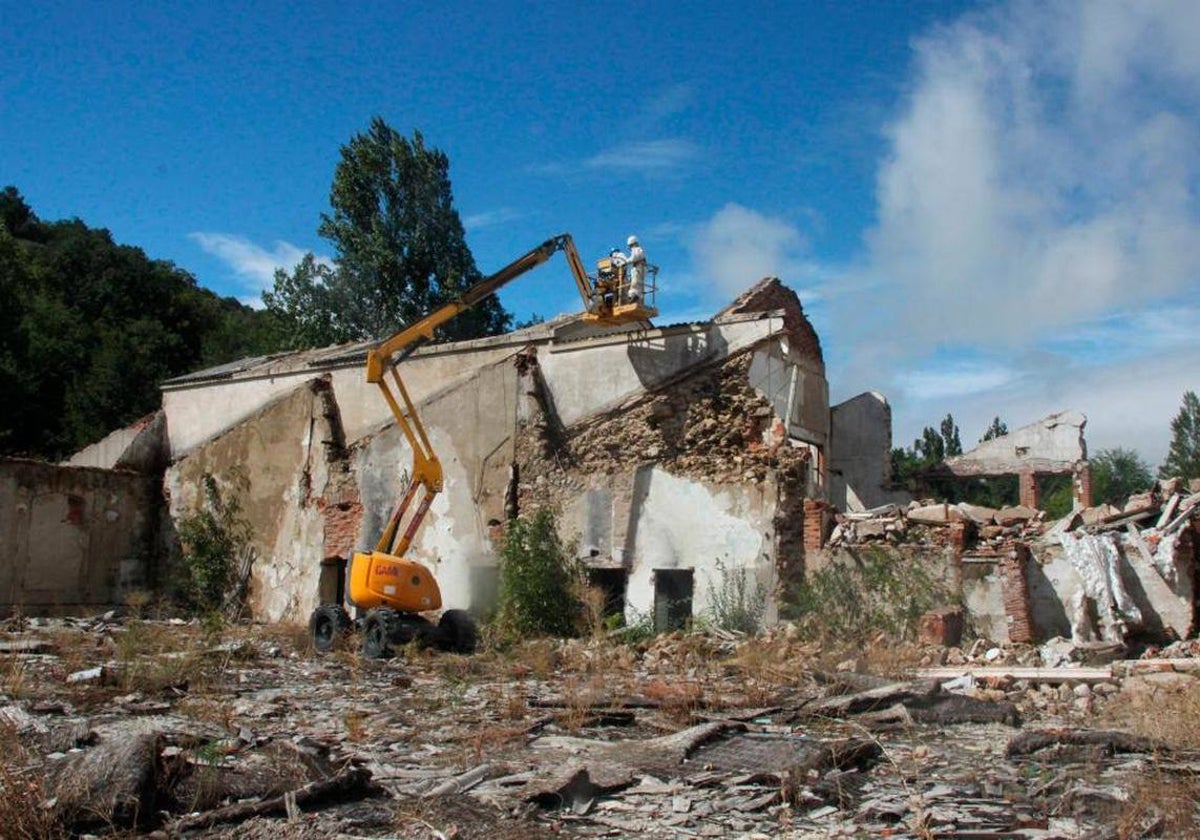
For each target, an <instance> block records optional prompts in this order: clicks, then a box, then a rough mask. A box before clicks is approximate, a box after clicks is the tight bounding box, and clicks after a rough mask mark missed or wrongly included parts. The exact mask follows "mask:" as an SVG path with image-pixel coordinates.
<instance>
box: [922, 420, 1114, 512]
mask: <svg viewBox="0 0 1200 840" xmlns="http://www.w3.org/2000/svg"><path fill="white" fill-rule="evenodd" d="M1086 425H1087V418H1086V417H1084V416H1083V415H1082V414H1080V413H1079V412H1078V411H1061V412H1059V413H1057V414H1052V415H1050V416H1049V417H1044V418H1042V419H1041V420H1039V421H1037V422H1036V423H1030V424H1029V425H1028V426H1022V427H1021V428H1019V429H1017V430H1016V431H1013V432H1010V433H1009V434H1007V435H1001V436H1000V437H997V438H993V439H992V440H985V441H984V442H982V443H980V444H979V445H978V446H976V447H975V448H973V449H971V450H970V451H968V452H964V453H963V454H962V455H957V456H955V457H953V458H947V459H946V460H945V461H944V462H943V463H942V465H941V469H942V470H943V471H945V472H948V473H949V474H951V475H955V476H959V477H971V476H1000V475H1016V476H1017V477H1018V480H1019V488H1020V499H1021V504H1022V505H1025V506H1026V507H1030V508H1034V509H1037V508H1038V507H1040V502H1041V499H1040V498H1039V492H1038V483H1037V477H1038V476H1039V475H1063V474H1066V475H1071V476H1072V495H1073V497H1074V499H1075V507H1076V509H1080V508H1086V507H1088V506H1090V505H1091V503H1092V490H1091V474H1090V471H1089V469H1088V464H1087V443H1086V441H1085V440H1084V436H1083V429H1084V427H1085V426H1086Z"/></svg>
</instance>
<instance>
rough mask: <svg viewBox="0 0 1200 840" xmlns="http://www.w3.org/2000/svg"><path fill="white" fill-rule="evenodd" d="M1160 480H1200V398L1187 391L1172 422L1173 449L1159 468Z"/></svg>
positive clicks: (1169, 450)
mask: <svg viewBox="0 0 1200 840" xmlns="http://www.w3.org/2000/svg"><path fill="white" fill-rule="evenodd" d="M1158 475H1159V477H1160V478H1172V477H1174V476H1177V475H1178V476H1182V477H1183V478H1200V398H1197V397H1196V392H1195V391H1186V392H1185V393H1184V395H1183V405H1181V406H1180V408H1179V413H1178V414H1176V415H1175V419H1173V420H1172V421H1171V447H1170V449H1168V450H1167V459H1166V460H1165V461H1163V463H1162V466H1161V467H1159V468H1158Z"/></svg>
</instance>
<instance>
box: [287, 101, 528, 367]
mask: <svg viewBox="0 0 1200 840" xmlns="http://www.w3.org/2000/svg"><path fill="white" fill-rule="evenodd" d="M449 173H450V161H449V159H448V158H447V157H446V155H445V153H443V152H441V151H439V150H438V149H435V148H432V147H428V146H426V145H425V140H424V138H423V137H422V136H421V133H420V132H414V133H413V136H412V138H411V139H409V138H406V137H404V136H402V135H401V134H400V133H399V132H397V131H396V130H395V129H394V128H392V127H391V126H389V125H388V124H387V123H386V122H384V121H383V120H382V119H381V118H379V117H375V118H374V119H373V120H371V125H370V128H369V129H368V130H367V131H366V132H365V133H363V134H357V135H355V136H354V137H353V138H351V140H350V142H349V143H347V144H346V145H345V146H343V147H342V149H341V160H340V161H339V162H338V164H337V167H336V168H335V169H334V174H333V185H332V187H331V189H330V194H329V203H330V208H331V209H330V212H329V213H326V214H323V215H322V217H321V225H320V228H319V233H320V234H321V236H323V237H324V238H326V239H327V240H329V242H330V243H331V244H332V245H333V246H334V248H335V249H336V252H337V254H336V257H335V264H336V268H335V269H334V270H332V271H331V270H329V269H327V268H325V267H321V266H319V264H314V263H313V262H312V261H311V260H306V263H302V264H301V265H300V266H297V268H296V270H295V271H294V272H293V273H291V274H288V273H287V272H281V273H280V274H277V275H276V282H275V289H274V291H273V293H271V294H270V295H269V296H264V300H266V302H267V307H268V309H270V310H271V311H272V312H274V313H275V314H277V315H278V316H279V317H280V320H281V323H283V324H284V325H285V329H286V330H287V333H288V337H289V340H290V341H292V342H293V343H294V344H297V345H299V344H304V343H307V344H323V343H331V342H338V341H347V340H353V339H369V338H383V337H385V336H387V335H389V334H391V333H393V332H395V331H396V330H397V329H399V328H400V327H402V326H403V325H406V324H412V323H414V322H415V321H417V320H419V319H420V318H423V317H424V316H425V315H428V314H429V313H430V312H432V311H433V310H434V309H436V308H437V307H438V306H441V305H442V304H444V303H446V302H448V301H449V300H451V299H452V298H453V297H454V296H455V295H457V294H458V293H460V292H463V291H465V290H466V289H467V288H469V287H470V286H472V285H474V284H475V283H476V282H478V281H479V280H480V279H481V275H480V273H479V270H478V269H477V268H476V267H475V260H474V257H472V256H471V251H470V249H469V248H468V247H467V243H466V235H465V233H464V231H463V226H462V221H461V220H460V219H459V216H458V211H457V210H455V209H454V198H453V194H452V191H451V187H450V174H449ZM510 322H511V318H510V316H509V315H508V313H506V312H505V311H504V309H503V308H502V307H501V306H500V303H499V301H498V300H496V299H495V298H490V299H488V300H485V301H482V302H481V303H479V304H478V305H477V306H475V307H474V308H473V309H472V310H470V311H468V312H465V313H463V314H462V315H460V316H459V317H458V318H455V319H454V320H452V321H450V322H448V323H447V324H446V325H445V326H444V327H443V328H442V336H441V337H443V338H447V339H451V340H455V339H465V338H475V337H479V336H483V335H494V334H496V333H499V332H503V331H504V330H505V329H506V328H507V327H508V325H509V324H510Z"/></svg>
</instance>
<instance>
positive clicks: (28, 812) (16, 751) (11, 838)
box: [0, 725, 66, 840]
mask: <svg viewBox="0 0 1200 840" xmlns="http://www.w3.org/2000/svg"><path fill="white" fill-rule="evenodd" d="M44 785H45V774H44V773H43V772H42V771H41V768H40V767H39V766H38V763H37V762H36V761H34V760H33V757H32V756H31V754H30V753H29V752H28V751H27V750H26V749H25V747H24V745H23V744H22V743H21V741H20V739H19V738H18V737H17V734H16V732H15V731H14V730H13V728H12V727H11V726H5V725H0V835H2V836H3V837H5V838H7V839H8V840H57V838H60V837H65V836H66V834H65V832H64V831H63V830H62V828H61V826H59V825H58V823H57V821H56V820H55V819H54V816H53V814H52V813H51V812H50V811H49V810H48V809H46V808H43V807H42V803H43V802H44V801H45V800H46V795H47V794H46V790H45V787H44Z"/></svg>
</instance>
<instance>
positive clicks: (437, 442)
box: [354, 359, 518, 609]
mask: <svg viewBox="0 0 1200 840" xmlns="http://www.w3.org/2000/svg"><path fill="white" fill-rule="evenodd" d="M517 386H518V375H517V371H516V369H515V368H514V366H513V363H512V361H511V360H508V359H506V360H503V361H502V362H500V363H496V364H493V365H491V366H490V367H487V368H485V369H483V370H481V371H478V372H477V373H476V374H475V375H474V376H473V377H471V378H470V379H468V380H466V381H463V382H460V383H458V384H456V385H454V386H452V387H450V388H448V389H446V390H445V391H443V392H441V393H439V394H437V395H435V396H433V397H432V398H430V399H429V400H427V401H426V403H425V404H424V405H422V406H421V407H420V411H421V418H422V421H423V423H424V424H425V428H426V431H427V432H428V433H429V437H430V442H431V443H432V445H433V448H434V451H435V452H437V454H438V457H439V459H440V460H441V463H442V471H443V474H444V477H445V489H444V490H443V492H442V493H441V494H439V495H438V496H437V497H436V498H435V499H434V501H433V504H432V506H431V507H430V509H429V513H428V515H427V516H426V518H425V522H424V524H423V525H422V527H421V529H420V530H419V531H418V532H417V535H416V537H415V539H414V541H413V545H412V549H411V551H410V552H409V553H410V554H411V555H412V556H413V557H415V558H417V559H419V560H421V561H422V562H423V563H426V564H428V565H429V566H430V568H431V569H432V570H433V572H434V575H435V577H436V579H437V580H438V583H439V585H440V586H441V589H442V599H443V605H444V606H445V607H446V608H448V609H449V608H476V609H481V608H484V607H487V606H490V605H489V604H487V603H486V601H487V595H488V592H487V591H477V589H478V588H479V587H478V585H477V578H478V573H477V571H476V570H478V569H480V568H486V567H493V566H495V562H496V561H495V557H494V553H493V550H492V547H491V545H490V543H489V542H488V538H487V521H488V520H489V519H492V518H495V519H503V518H504V510H503V505H504V486H505V483H506V482H507V475H508V467H509V464H510V463H511V462H512V459H513V448H512V447H513V444H512V435H513V429H514V427H515V422H516V407H517V403H518V394H517ZM354 449H355V451H354V460H355V472H356V474H357V475H358V477H359V484H360V488H361V494H362V503H363V509H364V515H363V519H362V527H361V529H360V532H359V540H358V541H359V545H360V547H367V546H371V545H374V543H375V540H376V539H377V538H378V535H379V534H380V533H381V532H382V530H383V527H384V526H385V525H386V524H387V518H388V516H389V515H390V514H391V511H392V508H393V507H394V506H395V504H396V502H397V501H398V500H399V499H400V497H401V496H402V495H403V493H404V489H405V487H406V486H407V475H408V471H409V469H410V468H411V465H412V451H411V449H410V448H409V446H408V442H407V440H405V438H404V435H403V434H402V433H401V431H400V430H399V429H398V428H397V427H396V426H395V425H388V426H387V427H385V428H383V429H382V430H380V431H379V432H378V433H376V434H374V435H372V436H370V437H369V438H367V439H364V440H363V441H361V442H360V443H359V444H357V445H356V446H355V447H354ZM484 577H485V578H486V575H484Z"/></svg>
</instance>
